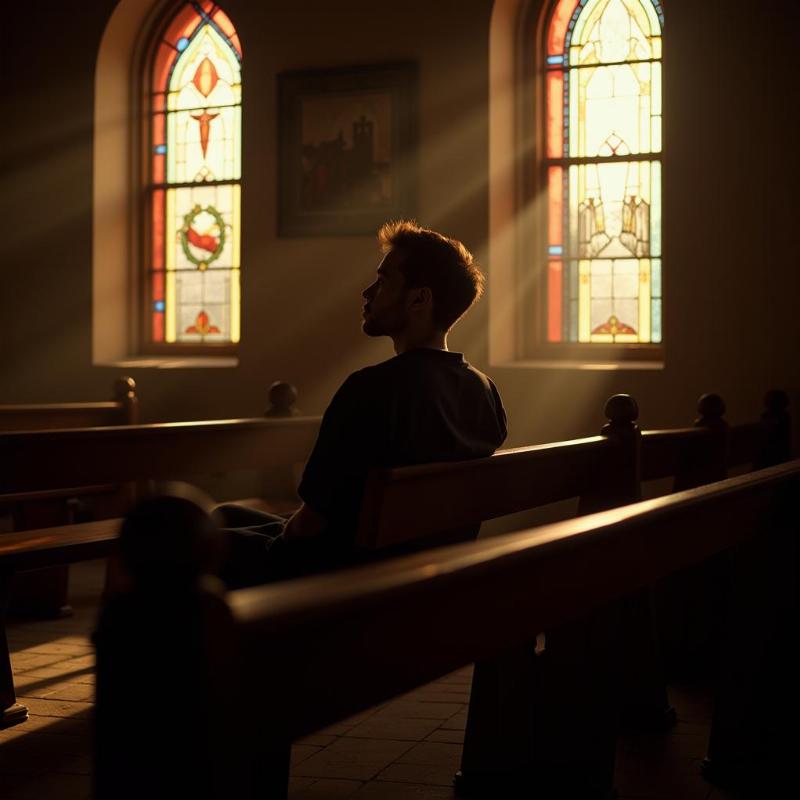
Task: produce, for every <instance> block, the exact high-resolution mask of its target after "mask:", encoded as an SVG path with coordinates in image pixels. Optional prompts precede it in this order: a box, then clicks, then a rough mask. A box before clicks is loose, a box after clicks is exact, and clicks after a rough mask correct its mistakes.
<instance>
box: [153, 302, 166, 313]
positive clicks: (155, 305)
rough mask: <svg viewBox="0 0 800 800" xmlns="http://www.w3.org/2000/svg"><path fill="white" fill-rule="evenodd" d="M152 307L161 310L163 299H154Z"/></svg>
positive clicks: (162, 308)
mask: <svg viewBox="0 0 800 800" xmlns="http://www.w3.org/2000/svg"><path fill="white" fill-rule="evenodd" d="M153 308H154V309H155V310H156V311H163V310H164V301H163V300H156V302H155V303H153Z"/></svg>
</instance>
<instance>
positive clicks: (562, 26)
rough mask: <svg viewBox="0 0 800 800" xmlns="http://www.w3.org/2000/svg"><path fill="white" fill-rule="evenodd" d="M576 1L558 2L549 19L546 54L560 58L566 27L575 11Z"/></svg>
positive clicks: (564, 0)
mask: <svg viewBox="0 0 800 800" xmlns="http://www.w3.org/2000/svg"><path fill="white" fill-rule="evenodd" d="M577 5H578V0H560V2H559V3H558V5H557V6H556V7H555V10H554V11H553V16H552V17H550V30H549V31H548V32H547V54H548V55H551V56H560V55H561V54H562V53H563V52H564V40H565V38H566V35H567V25H569V21H570V19H571V18H572V14H573V13H574V11H575V6H577Z"/></svg>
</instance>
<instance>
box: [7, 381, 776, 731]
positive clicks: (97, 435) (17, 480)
mask: <svg viewBox="0 0 800 800" xmlns="http://www.w3.org/2000/svg"><path fill="white" fill-rule="evenodd" d="M776 397H777V399H776ZM785 400H786V399H785V396H782V397H781V396H779V395H777V396H776V395H774V393H773V394H771V395H769V396H768V398H767V402H768V405H767V409H766V411H765V414H764V420H763V421H762V422H761V423H758V424H756V425H748V426H742V428H741V429H740V428H731V429H730V430H728V428H727V426H726V425H725V423H724V420H723V419H722V413H723V412H724V404H722V402H721V401H719V399H718V398H716V397H715V396H704V398H701V402H700V412H701V416H700V418H699V419H698V423H697V424H698V427H696V428H690V429H686V430H676V431H656V432H645V433H644V434H642V435H640V433H639V430H638V427H637V425H636V419H637V417H638V408H637V407H636V403H635V401H633V399H632V398H630V397H629V396H627V395H616V396H615V397H613V398H611V400H610V401H609V402H608V403H607V405H606V413H607V416H608V419H609V422H608V424H607V425H606V426H605V427H604V428H603V431H602V434H603V435H601V436H596V437H590V438H587V439H581V440H576V441H573V442H562V443H555V444H546V445H538V446H533V447H527V448H518V449H514V450H505V451H499V452H498V453H496V454H495V455H493V456H491V457H489V458H485V459H476V460H473V461H467V462H456V463H449V464H431V465H422V466H414V467H406V468H402V469H394V470H383V471H376V472H375V473H373V474H372V475H371V476H370V478H369V480H368V484H367V490H366V493H365V499H364V503H363V507H362V515H361V521H360V525H359V529H358V533H357V543H358V545H359V546H360V547H361V548H362V550H363V551H364V552H365V554H371V553H375V552H380V553H381V554H382V555H384V556H385V555H391V554H397V553H401V552H403V551H407V550H409V549H421V548H424V547H428V546H434V545H441V544H447V543H452V542H454V541H459V540H464V539H465V538H472V537H473V536H474V534H475V533H476V532H477V528H478V526H479V525H480V523H481V522H483V521H486V520H489V519H494V518H497V517H500V516H503V515H505V514H509V513H513V512H516V511H523V510H527V509H531V508H536V507H538V506H542V505H545V504H547V503H552V502H555V501H558V500H564V499H568V498H572V497H579V498H580V509H581V512H582V513H587V512H590V511H595V510H599V509H603V508H610V507H614V506H617V505H622V504H625V503H630V502H635V501H636V500H638V499H640V496H641V481H642V479H643V478H644V477H647V478H652V477H664V476H665V475H670V474H671V475H673V476H674V477H675V483H676V486H677V487H678V488H681V487H682V486H686V485H697V484H698V483H703V482H708V481H710V480H713V479H715V478H718V477H720V474H719V471H720V469H721V470H722V475H724V471H725V469H726V468H727V466H730V465H732V464H738V463H739V460H741V459H745V460H747V461H749V462H751V463H755V464H756V465H760V464H764V463H774V462H775V461H776V460H781V456H783V455H784V454H785V453H784V451H785V449H786V446H787V445H786V441H787V440H786V436H785V434H786V431H787V430H788V422H787V420H786V419H785V417H786V405H787V403H786V402H785ZM318 425H319V420H318V418H313V417H290V418H286V419H261V420H227V421H212V422H198V423H167V424H160V425H138V426H125V427H113V426H112V427H106V428H89V429H76V430H61V431H39V432H34V433H20V432H17V433H7V434H0V496H2V495H3V494H7V493H9V492H26V491H33V490H34V489H37V490H39V491H48V490H59V489H61V488H63V487H64V486H66V485H69V486H72V487H75V486H82V485H89V486H91V485H94V484H97V483H98V482H99V481H103V480H106V481H112V482H116V483H132V484H134V485H141V484H142V483H144V482H146V481H148V480H151V479H172V478H178V477H181V476H184V475H185V470H186V465H187V464H190V465H191V470H192V472H195V473H200V474H202V473H203V472H210V471H219V470H221V469H235V468H242V467H250V468H262V469H263V468H266V467H270V466H279V465H282V464H286V463H291V462H293V461H302V460H304V458H305V457H306V455H307V454H308V453H309V452H310V450H311V447H312V445H313V442H314V439H315V437H316V432H317V430H318ZM740 430H746V435H747V437H748V441H749V442H750V444H751V447H750V449H749V450H747V448H743V447H741V446H737V447H733V448H731V447H729V446H728V443H729V442H731V441H738V440H739V437H740ZM732 454H735V455H736V460H734V459H732V458H731V455H732ZM65 465H68V467H67V468H66V469H65ZM703 469H705V471H703ZM118 525H119V523H118V521H116V520H108V521H106V522H99V523H91V524H89V525H88V526H87V525H67V526H60V527H58V528H54V529H46V530H33V531H28V532H19V533H17V534H13V537H14V538H7V537H5V536H4V537H0V571H1V572H0V574H2V575H3V576H4V577H3V580H2V584H0V588H5V594H6V595H7V591H8V586H9V585H10V580H11V576H12V575H13V573H14V571H15V570H22V569H27V568H30V566H31V565H35V566H42V565H46V564H48V563H52V564H58V563H67V562H70V561H77V560H82V558H85V557H93V556H84V555H82V554H84V553H101V552H102V553H103V554H105V553H107V552H112V551H113V548H114V542H115V539H116V535H117V531H118ZM26 559H27V560H26ZM3 599H4V598H3V597H2V596H0V602H2V601H3ZM3 625H4V619H3ZM2 637H3V639H4V637H5V633H4V632H3V634H2ZM0 646H3V652H2V653H0V679H2V680H3V686H2V689H0V697H1V698H2V703H3V705H2V706H0V707H2V708H6V709H10V708H12V707H13V709H14V710H13V712H12V711H8V712H6V713H5V714H4V720H5V723H6V724H10V723H13V722H15V721H18V720H19V719H20V715H21V714H24V709H20V708H19V707H18V706H16V705H15V697H14V689H13V679H12V675H11V669H10V664H9V657H8V651H7V647H5V642H4V641H0ZM645 649H647V648H645ZM651 649H652V648H651ZM639 655H640V660H641V659H642V658H643V659H644V664H643V665H642V664H641V663H640V664H639V666H640V667H642V669H640V670H639V671H640V672H641V673H642V675H644V676H646V677H645V678H641V677H639V678H637V677H636V676H634V675H632V676H631V681H630V684H631V686H632V687H635V689H634V690H633V691H632V697H631V699H630V702H629V703H628V704H627V705H628V711H627V713H628V714H629V715H631V716H638V717H641V718H646V717H648V716H654V717H656V718H658V717H659V716H660V715H663V714H668V713H669V707H668V703H667V699H666V693H665V691H664V689H663V681H661V680H660V679H658V678H657V677H656V676H657V674H658V669H657V667H656V666H655V659H656V656H655V653H649V654H645V655H643V656H642V655H641V648H639ZM644 697H647V698H648V699H647V700H646V701H645V700H643V699H642V698H644Z"/></svg>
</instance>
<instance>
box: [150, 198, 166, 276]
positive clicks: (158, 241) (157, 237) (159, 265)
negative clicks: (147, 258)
mask: <svg viewBox="0 0 800 800" xmlns="http://www.w3.org/2000/svg"><path fill="white" fill-rule="evenodd" d="M151 240H152V242H153V254H152V259H153V263H152V267H153V269H164V190H163V189H156V190H155V191H154V192H153V232H152V236H151Z"/></svg>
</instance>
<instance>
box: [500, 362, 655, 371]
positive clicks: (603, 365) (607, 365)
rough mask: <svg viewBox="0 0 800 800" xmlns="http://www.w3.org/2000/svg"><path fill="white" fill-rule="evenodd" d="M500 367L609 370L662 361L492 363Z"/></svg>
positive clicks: (646, 366)
mask: <svg viewBox="0 0 800 800" xmlns="http://www.w3.org/2000/svg"><path fill="white" fill-rule="evenodd" d="M492 366H493V367H500V368H502V369H562V370H590V371H598V372H609V371H613V370H662V369H664V362H663V361H661V360H658V361H655V360H654V361H634V360H625V361H614V360H612V359H609V360H607V361H584V360H579V359H519V360H516V361H501V362H498V363H495V364H492Z"/></svg>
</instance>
